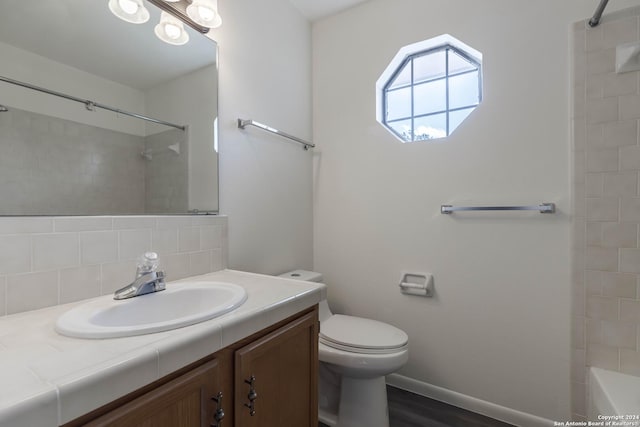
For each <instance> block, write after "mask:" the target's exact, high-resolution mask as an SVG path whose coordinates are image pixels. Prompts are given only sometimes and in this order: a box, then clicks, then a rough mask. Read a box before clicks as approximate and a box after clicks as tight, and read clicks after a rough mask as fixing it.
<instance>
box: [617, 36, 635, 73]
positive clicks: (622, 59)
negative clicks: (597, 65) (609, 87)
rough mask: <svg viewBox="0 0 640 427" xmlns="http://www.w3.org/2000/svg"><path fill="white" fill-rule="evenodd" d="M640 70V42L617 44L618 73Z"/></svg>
mask: <svg viewBox="0 0 640 427" xmlns="http://www.w3.org/2000/svg"><path fill="white" fill-rule="evenodd" d="M638 70H640V42H631V43H625V44H621V45H618V46H616V73H618V74H620V73H628V72H629V71H638Z"/></svg>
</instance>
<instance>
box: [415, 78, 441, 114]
mask: <svg viewBox="0 0 640 427" xmlns="http://www.w3.org/2000/svg"><path fill="white" fill-rule="evenodd" d="M413 99H414V101H413V102H414V112H413V113H414V114H415V115H416V116H419V115H421V114H429V113H435V112H436V111H444V110H446V109H447V82H446V80H444V79H442V80H434V81H432V82H429V83H422V84H420V85H417V86H414V93H413Z"/></svg>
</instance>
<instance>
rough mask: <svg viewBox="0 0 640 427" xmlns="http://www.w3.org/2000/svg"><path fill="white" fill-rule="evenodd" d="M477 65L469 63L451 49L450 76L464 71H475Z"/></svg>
mask: <svg viewBox="0 0 640 427" xmlns="http://www.w3.org/2000/svg"><path fill="white" fill-rule="evenodd" d="M476 68H478V67H476V65H475V64H472V63H471V62H469V61H467V60H466V59H465V58H463V57H462V56H460V55H458V54H457V53H456V51H454V50H453V49H449V74H456V73H460V72H462V71H471V70H475V69H476Z"/></svg>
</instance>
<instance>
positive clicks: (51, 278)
mask: <svg viewBox="0 0 640 427" xmlns="http://www.w3.org/2000/svg"><path fill="white" fill-rule="evenodd" d="M149 250H153V251H156V252H158V254H159V256H160V266H161V269H162V270H164V271H165V273H166V275H167V280H169V281H171V280H177V279H181V278H185V277H189V276H195V275H199V274H205V273H209V272H213V271H218V270H221V269H224V268H226V266H227V218H226V217H224V216H188V215H185V216H115V217H111V216H96V217H0V316H3V315H7V314H14V313H19V312H22V311H27V310H35V309H38V308H43V307H48V306H53V305H58V304H64V303H68V302H72V301H78V300H81V299H86V298H91V297H95V296H99V295H105V294H110V293H112V292H113V291H115V290H116V289H118V288H120V287H122V286H124V285H126V284H129V283H131V282H132V281H133V279H134V276H135V271H136V259H137V258H138V257H139V256H140V255H141V254H142V253H144V252H145V251H149Z"/></svg>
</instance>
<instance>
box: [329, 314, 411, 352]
mask: <svg viewBox="0 0 640 427" xmlns="http://www.w3.org/2000/svg"><path fill="white" fill-rule="evenodd" d="M319 341H320V343H322V344H324V345H326V346H328V347H331V348H335V349H337V350H342V351H346V352H351V353H361V354H391V353H397V352H399V351H402V350H404V349H406V348H407V346H408V341H409V337H408V336H407V334H406V333H405V332H404V331H402V330H400V329H398V328H396V327H394V326H391V325H389V324H386V323H383V322H378V321H376V320H371V319H364V318H361V317H354V316H344V315H341V314H335V315H333V316H331V317H330V318H328V319H327V320H325V321H324V322H321V323H320V337H319Z"/></svg>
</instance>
